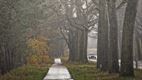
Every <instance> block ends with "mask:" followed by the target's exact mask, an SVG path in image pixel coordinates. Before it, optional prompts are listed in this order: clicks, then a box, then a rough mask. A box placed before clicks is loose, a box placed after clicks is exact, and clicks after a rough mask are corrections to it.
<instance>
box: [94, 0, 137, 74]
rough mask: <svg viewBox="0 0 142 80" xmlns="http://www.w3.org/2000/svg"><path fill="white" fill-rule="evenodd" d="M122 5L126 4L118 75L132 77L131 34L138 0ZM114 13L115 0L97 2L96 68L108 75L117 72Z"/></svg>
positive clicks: (116, 28) (115, 15) (116, 26)
mask: <svg viewBox="0 0 142 80" xmlns="http://www.w3.org/2000/svg"><path fill="white" fill-rule="evenodd" d="M122 3H125V4H126V11H125V18H124V24H123V33H122V47H121V64H120V66H121V67H120V75H122V76H134V68H133V33H134V26H135V18H136V13H137V3H138V0H128V1H126V2H125V1H124V2H122ZM120 6H121V4H120ZM118 8H119V6H118ZM116 11H117V7H116V0H99V23H98V24H99V25H98V53H97V54H98V60H97V61H98V62H97V67H98V68H99V69H101V70H103V71H109V72H110V73H118V72H119V60H118V59H119V58H118V21H117V14H116ZM104 45H105V46H104Z"/></svg>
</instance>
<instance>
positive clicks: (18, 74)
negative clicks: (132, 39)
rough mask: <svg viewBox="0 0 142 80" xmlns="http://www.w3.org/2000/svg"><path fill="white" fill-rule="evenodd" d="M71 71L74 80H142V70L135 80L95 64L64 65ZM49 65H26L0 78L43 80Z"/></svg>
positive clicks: (137, 71)
mask: <svg viewBox="0 0 142 80" xmlns="http://www.w3.org/2000/svg"><path fill="white" fill-rule="evenodd" d="M64 65H65V66H66V67H67V68H68V69H69V71H70V73H71V76H72V78H73V79H74V80H142V76H141V75H142V70H135V75H136V77H135V79H133V78H122V77H119V75H118V74H112V75H110V74H108V73H105V72H101V71H100V70H98V69H96V65H95V63H91V64H69V63H65V64H64ZM50 66H51V64H49V65H44V66H34V65H32V66H31V65H25V66H23V67H20V68H17V69H14V70H12V71H10V72H9V73H7V74H5V75H4V76H0V80H43V78H44V77H45V75H46V74H47V72H48V69H49V67H50Z"/></svg>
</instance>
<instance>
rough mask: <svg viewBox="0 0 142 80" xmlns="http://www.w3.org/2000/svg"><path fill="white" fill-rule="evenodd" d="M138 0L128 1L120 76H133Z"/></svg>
mask: <svg viewBox="0 0 142 80" xmlns="http://www.w3.org/2000/svg"><path fill="white" fill-rule="evenodd" d="M137 3H138V0H128V1H127V7H126V12H125V19H124V24H123V37H122V52H121V71H120V75H121V76H134V68H133V33H134V26H135V17H136V13H137Z"/></svg>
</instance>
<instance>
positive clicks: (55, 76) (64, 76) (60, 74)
mask: <svg viewBox="0 0 142 80" xmlns="http://www.w3.org/2000/svg"><path fill="white" fill-rule="evenodd" d="M43 80H73V79H71V75H70V73H69V71H68V70H67V68H66V67H65V66H63V65H62V62H61V59H60V58H56V59H55V60H54V64H53V65H52V66H51V68H49V71H48V73H47V75H46V76H45V78H44V79H43Z"/></svg>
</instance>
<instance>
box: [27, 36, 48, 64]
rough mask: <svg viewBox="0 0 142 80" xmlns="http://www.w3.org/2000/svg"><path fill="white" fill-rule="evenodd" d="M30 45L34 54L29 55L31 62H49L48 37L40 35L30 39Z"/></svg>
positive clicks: (29, 61)
mask: <svg viewBox="0 0 142 80" xmlns="http://www.w3.org/2000/svg"><path fill="white" fill-rule="evenodd" d="M28 47H29V48H30V50H31V53H32V55H31V56H30V57H28V63H29V64H35V65H39V64H43V63H45V64H47V63H48V62H49V56H48V54H47V53H48V43H47V40H46V38H44V37H38V38H31V39H29V40H28Z"/></svg>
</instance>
